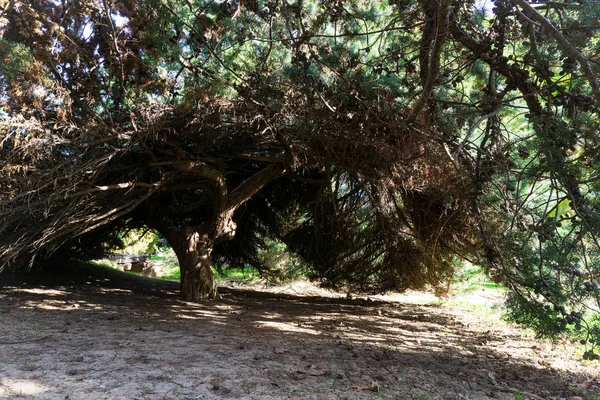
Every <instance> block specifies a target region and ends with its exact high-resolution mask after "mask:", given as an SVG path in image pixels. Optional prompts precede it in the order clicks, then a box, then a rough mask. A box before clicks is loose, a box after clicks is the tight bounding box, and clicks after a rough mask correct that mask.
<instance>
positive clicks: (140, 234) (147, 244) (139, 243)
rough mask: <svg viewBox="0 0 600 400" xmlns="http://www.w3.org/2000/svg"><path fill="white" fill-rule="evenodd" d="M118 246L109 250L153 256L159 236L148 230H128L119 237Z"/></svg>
mask: <svg viewBox="0 0 600 400" xmlns="http://www.w3.org/2000/svg"><path fill="white" fill-rule="evenodd" d="M119 240H120V243H119V246H115V247H113V248H111V249H110V251H113V252H122V253H124V254H154V253H155V252H156V245H157V243H158V241H159V236H158V234H157V233H156V232H153V231H151V230H150V229H148V228H146V229H143V228H141V229H130V230H127V231H125V232H123V233H121V234H120V235H119Z"/></svg>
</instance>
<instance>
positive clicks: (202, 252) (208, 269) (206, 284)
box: [168, 228, 217, 301]
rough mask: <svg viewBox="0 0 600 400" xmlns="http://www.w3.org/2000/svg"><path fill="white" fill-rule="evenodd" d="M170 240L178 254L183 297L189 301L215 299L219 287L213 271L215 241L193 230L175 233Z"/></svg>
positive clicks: (188, 229)
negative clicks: (212, 256) (212, 255)
mask: <svg viewBox="0 0 600 400" xmlns="http://www.w3.org/2000/svg"><path fill="white" fill-rule="evenodd" d="M169 236H170V238H169V239H168V240H169V242H170V243H171V246H172V247H173V250H174V251H175V254H177V259H178V260H179V269H180V272H181V289H180V290H181V296H182V297H183V298H184V300H187V301H200V300H210V299H214V298H215V297H216V295H217V286H216V284H215V277H214V274H213V271H212V262H211V253H212V250H213V243H214V240H211V239H210V238H209V236H208V235H207V234H201V233H199V232H196V231H194V230H193V229H191V228H186V229H183V230H180V231H178V232H173V233H171V234H170V235H169Z"/></svg>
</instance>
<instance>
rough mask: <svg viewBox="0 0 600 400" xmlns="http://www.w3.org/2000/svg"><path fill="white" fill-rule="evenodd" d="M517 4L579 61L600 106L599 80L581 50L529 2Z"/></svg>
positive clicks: (519, 1)
mask: <svg viewBox="0 0 600 400" xmlns="http://www.w3.org/2000/svg"><path fill="white" fill-rule="evenodd" d="M515 3H516V4H518V5H520V6H521V7H523V9H524V10H525V12H526V13H527V14H528V15H529V16H530V17H531V18H532V19H533V20H534V21H537V22H539V23H540V24H541V25H542V26H544V27H545V28H546V29H548V32H549V33H550V34H551V35H552V37H553V38H554V39H556V41H557V42H558V43H559V44H560V45H561V46H562V48H563V50H564V51H565V52H566V53H567V54H568V55H569V56H571V57H573V58H574V59H576V60H577V61H579V64H581V69H583V73H584V74H585V76H586V78H587V79H588V81H589V82H590V85H592V92H593V93H594V97H595V98H596V101H597V102H598V104H600V85H599V84H598V80H597V79H596V76H595V75H594V71H592V69H591V68H590V65H589V63H588V60H587V58H586V57H585V56H584V55H583V54H581V52H580V51H579V50H577V49H576V48H575V47H574V46H573V45H572V44H571V43H569V41H568V40H567V39H566V38H565V37H564V36H563V35H562V34H561V33H560V32H559V31H558V29H556V27H555V26H554V25H553V24H552V22H550V21H548V19H547V18H546V17H544V16H543V15H542V14H540V13H539V12H538V11H537V10H536V9H535V8H533V7H532V6H531V5H530V4H529V3H527V1H525V0H515Z"/></svg>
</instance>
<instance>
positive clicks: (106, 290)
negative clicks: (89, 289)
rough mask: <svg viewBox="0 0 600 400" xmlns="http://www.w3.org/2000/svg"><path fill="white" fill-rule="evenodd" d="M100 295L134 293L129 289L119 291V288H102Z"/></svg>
mask: <svg viewBox="0 0 600 400" xmlns="http://www.w3.org/2000/svg"><path fill="white" fill-rule="evenodd" d="M99 291H100V293H128V294H132V293H133V292H132V291H131V290H129V289H117V288H100V290H99Z"/></svg>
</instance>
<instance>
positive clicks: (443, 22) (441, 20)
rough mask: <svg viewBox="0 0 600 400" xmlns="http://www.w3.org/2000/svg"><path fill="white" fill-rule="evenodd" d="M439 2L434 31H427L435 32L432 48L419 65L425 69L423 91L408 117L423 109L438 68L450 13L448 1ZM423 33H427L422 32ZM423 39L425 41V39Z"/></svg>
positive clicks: (411, 117)
mask: <svg viewBox="0 0 600 400" xmlns="http://www.w3.org/2000/svg"><path fill="white" fill-rule="evenodd" d="M440 3H441V4H439V5H438V6H437V10H436V11H437V12H436V18H435V22H433V23H434V24H435V25H436V30H435V32H431V33H429V34H435V38H433V39H434V41H433V48H432V49H431V50H428V52H427V54H426V55H423V56H422V62H423V64H424V65H421V68H422V69H427V71H426V73H425V74H423V73H422V77H426V80H425V82H423V93H421V96H419V98H418V99H417V101H416V103H415V105H414V107H413V110H412V112H411V116H410V117H409V119H414V118H415V117H416V116H417V115H419V113H421V111H422V110H423V107H425V105H426V104H427V101H428V100H429V98H430V97H431V92H432V91H433V88H434V86H435V82H436V80H437V75H438V72H439V69H440V55H441V53H442V47H443V45H444V42H445V40H446V36H447V33H448V21H449V15H450V13H449V10H448V1H447V0H442V1H441V2H440ZM428 23H429V22H428ZM424 34H427V33H426V32H424ZM431 39H432V38H429V41H431ZM424 41H425V42H427V40H424Z"/></svg>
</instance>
